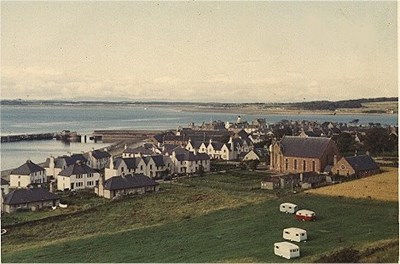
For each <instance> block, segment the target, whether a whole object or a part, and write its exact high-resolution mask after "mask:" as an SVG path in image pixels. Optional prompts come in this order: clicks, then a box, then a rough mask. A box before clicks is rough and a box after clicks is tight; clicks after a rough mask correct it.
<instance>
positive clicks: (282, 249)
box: [274, 242, 300, 259]
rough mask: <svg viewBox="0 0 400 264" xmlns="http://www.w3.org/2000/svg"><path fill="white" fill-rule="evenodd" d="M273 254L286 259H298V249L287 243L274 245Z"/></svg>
mask: <svg viewBox="0 0 400 264" xmlns="http://www.w3.org/2000/svg"><path fill="white" fill-rule="evenodd" d="M274 253H275V255H277V256H280V257H284V258H286V259H291V258H297V257H300V248H299V247H298V246H296V245H295V244H292V243H289V242H278V243H275V244H274Z"/></svg>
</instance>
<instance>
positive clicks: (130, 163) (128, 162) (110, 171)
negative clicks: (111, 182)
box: [104, 157, 147, 180]
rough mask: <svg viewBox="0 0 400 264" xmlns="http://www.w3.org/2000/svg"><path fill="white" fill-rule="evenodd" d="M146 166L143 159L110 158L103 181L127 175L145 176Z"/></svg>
mask: <svg viewBox="0 0 400 264" xmlns="http://www.w3.org/2000/svg"><path fill="white" fill-rule="evenodd" d="M146 167H147V164H146V163H145V162H144V160H143V158H141V157H136V158H117V159H115V160H113V158H111V160H110V164H109V166H108V168H105V170H104V176H105V177H104V178H105V180H107V179H109V178H111V177H113V176H124V175H128V174H145V173H146V170H147V168H146Z"/></svg>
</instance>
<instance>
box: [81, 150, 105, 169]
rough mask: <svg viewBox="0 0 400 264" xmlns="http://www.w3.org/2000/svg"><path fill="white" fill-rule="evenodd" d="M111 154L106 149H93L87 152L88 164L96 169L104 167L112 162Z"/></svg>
mask: <svg viewBox="0 0 400 264" xmlns="http://www.w3.org/2000/svg"><path fill="white" fill-rule="evenodd" d="M110 157H111V155H110V154H109V153H108V152H107V151H104V150H91V151H89V152H88V153H87V155H86V158H87V161H88V162H87V165H88V166H89V167H91V168H92V169H95V170H102V169H104V168H105V167H106V166H107V165H108V163H109V162H110Z"/></svg>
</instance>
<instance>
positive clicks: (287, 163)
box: [285, 159, 289, 170]
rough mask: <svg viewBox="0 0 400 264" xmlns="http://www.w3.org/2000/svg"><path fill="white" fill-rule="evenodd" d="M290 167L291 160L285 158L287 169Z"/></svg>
mask: <svg viewBox="0 0 400 264" xmlns="http://www.w3.org/2000/svg"><path fill="white" fill-rule="evenodd" d="M288 168H289V160H288V159H285V169H286V170H287V169H288Z"/></svg>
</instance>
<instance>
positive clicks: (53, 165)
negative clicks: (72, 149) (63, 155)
mask: <svg viewBox="0 0 400 264" xmlns="http://www.w3.org/2000/svg"><path fill="white" fill-rule="evenodd" d="M55 165H56V164H55V162H54V157H53V155H50V162H49V168H54V167H55Z"/></svg>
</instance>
